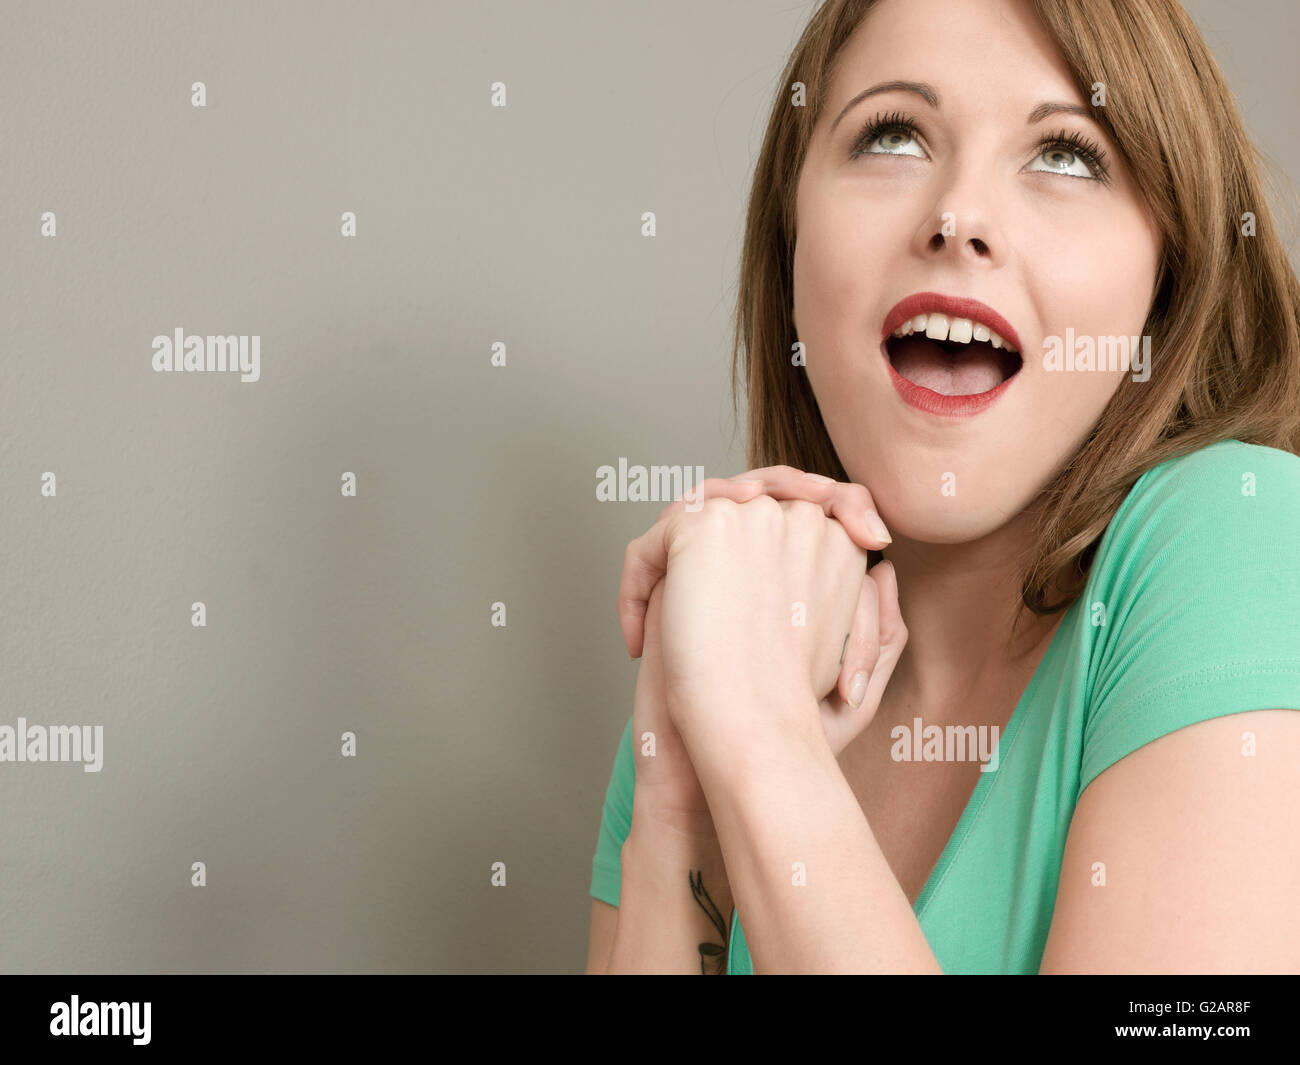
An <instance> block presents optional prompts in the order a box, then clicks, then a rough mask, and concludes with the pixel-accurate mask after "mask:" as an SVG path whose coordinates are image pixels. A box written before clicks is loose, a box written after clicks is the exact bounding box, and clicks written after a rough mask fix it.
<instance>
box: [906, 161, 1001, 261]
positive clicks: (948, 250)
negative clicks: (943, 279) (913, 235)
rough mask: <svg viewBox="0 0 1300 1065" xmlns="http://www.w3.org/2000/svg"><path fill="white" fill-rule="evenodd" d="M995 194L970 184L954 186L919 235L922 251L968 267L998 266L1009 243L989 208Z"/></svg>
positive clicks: (964, 183) (943, 197)
mask: <svg viewBox="0 0 1300 1065" xmlns="http://www.w3.org/2000/svg"><path fill="white" fill-rule="evenodd" d="M992 195H993V193H992V191H991V190H990V189H987V188H985V189H982V190H981V189H980V188H978V187H977V184H976V183H975V182H971V181H966V182H963V183H961V184H960V186H958V185H953V186H950V187H949V188H948V189H947V190H946V191H945V192H944V193H943V195H942V196H941V197H940V198H939V201H938V202H937V203H936V204H935V207H934V209H933V211H932V212H931V213H930V214H929V216H928V217H927V218H926V220H925V222H924V223H923V224H922V225H921V227H920V228H919V229H918V231H917V242H918V245H919V246H918V251H920V252H921V253H922V254H923V255H924V256H927V257H929V258H949V259H952V260H954V261H955V262H960V263H961V264H963V265H967V266H997V265H999V264H1000V262H1001V260H1002V259H1003V257H1004V255H1005V254H1006V241H1005V240H1004V239H1003V237H1002V233H1001V230H1000V229H999V227H998V224H997V222H996V221H995V218H994V213H995V212H994V210H993V209H992V208H991V207H990V206H989V203H990V198H991V197H992Z"/></svg>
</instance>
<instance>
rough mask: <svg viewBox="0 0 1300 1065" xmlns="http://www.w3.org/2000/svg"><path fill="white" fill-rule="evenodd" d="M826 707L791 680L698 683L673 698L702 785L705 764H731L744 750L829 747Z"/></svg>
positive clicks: (675, 719)
mask: <svg viewBox="0 0 1300 1065" xmlns="http://www.w3.org/2000/svg"><path fill="white" fill-rule="evenodd" d="M820 702H821V701H820V700H819V699H818V698H817V697H816V696H815V695H813V694H812V691H811V689H810V688H809V687H808V685H806V684H801V683H799V682H798V681H795V680H792V679H790V678H789V677H788V676H778V677H772V678H769V677H761V678H760V677H754V676H751V677H749V678H748V679H746V680H745V681H743V682H740V683H734V684H726V685H723V684H719V683H716V682H704V683H697V684H693V685H691V686H690V687H689V688H684V689H679V690H677V691H674V692H670V693H669V694H668V697H667V705H668V712H669V716H670V717H671V718H672V719H673V722H674V724H675V725H676V727H677V730H678V732H679V734H680V735H681V738H682V743H683V745H684V746H685V747H686V749H687V751H688V752H689V754H690V758H691V762H692V764H693V765H694V766H695V767H696V771H697V774H698V776H699V778H700V780H701V781H703V779H704V768H703V765H702V763H708V762H711V761H717V760H721V761H722V762H723V763H724V764H726V763H730V762H732V761H734V756H735V755H737V754H739V753H740V752H742V751H750V752H753V751H755V750H761V749H762V748H764V747H767V746H772V747H776V748H781V749H785V748H788V747H789V746H790V745H791V744H792V743H796V744H801V745H806V746H808V747H812V748H816V747H817V745H818V744H819V743H820V744H821V745H822V746H825V744H826V739H825V730H824V729H823V727H822V722H821V708H820Z"/></svg>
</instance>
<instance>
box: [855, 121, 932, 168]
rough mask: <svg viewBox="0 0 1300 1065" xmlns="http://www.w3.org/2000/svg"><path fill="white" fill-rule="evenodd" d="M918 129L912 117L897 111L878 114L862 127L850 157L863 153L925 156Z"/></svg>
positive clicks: (920, 157) (922, 157)
mask: <svg viewBox="0 0 1300 1065" xmlns="http://www.w3.org/2000/svg"><path fill="white" fill-rule="evenodd" d="M916 134H917V129H916V126H915V125H913V124H912V121H911V119H909V118H908V117H907V116H906V115H902V114H899V113H898V112H897V111H894V112H891V113H890V114H887V115H877V116H876V117H875V118H873V119H871V120H870V121H869V122H867V124H866V125H865V126H864V127H863V128H862V132H861V133H860V134H858V139H857V141H856V142H855V143H854V146H853V152H852V154H851V155H850V158H852V159H857V158H858V157H860V156H863V155H911V156H915V157H917V158H919V159H924V158H925V152H923V151H922V150H921V145H920V144H919V143H918V142H917V140H916Z"/></svg>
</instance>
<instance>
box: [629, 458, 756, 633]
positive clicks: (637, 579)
mask: <svg viewBox="0 0 1300 1065" xmlns="http://www.w3.org/2000/svg"><path fill="white" fill-rule="evenodd" d="M762 490H763V489H762V486H761V485H759V484H747V483H745V482H743V481H736V480H732V479H729V478H726V477H710V478H708V479H707V480H704V481H701V482H700V483H699V485H697V486H696V488H695V489H693V490H691V491H690V492H688V493H687V494H686V495H687V497H688V498H683V499H678V500H676V501H675V502H673V503H670V504H669V505H668V506H666V507H664V508H663V510H661V511H660V512H659V519H658V520H657V521H656V522H655V524H654V525H653V526H651V528H650V529H649V530H647V531H646V532H644V533H642V534H641V535H640V536H638V537H637V538H636V539H635V540H632V541H631V542H630V543H629V544H628V545H627V550H626V551H624V552H623V573H622V575H621V576H620V577H619V582H618V623H619V627H620V628H622V630H623V644H624V646H625V647H626V648H627V653H628V656H629V657H630V658H640V657H641V652H642V650H643V648H644V644H645V614H646V605H647V604H648V603H649V601H650V593H651V592H652V591H653V590H654V586H655V585H656V584H658V583H659V581H660V580H662V579H663V575H664V574H665V573H667V572H668V540H667V537H666V536H665V529H664V528H662V526H664V525H665V523H666V522H667V521H668V520H669V519H670V518H672V517H673V516H674V515H676V514H679V513H681V512H683V511H684V510H685V509H686V507H687V504H690V505H691V506H699V505H702V504H703V502H704V500H706V499H730V500H732V501H733V502H736V503H743V502H745V501H747V500H750V499H753V498H754V496H756V495H760V494H761V493H762Z"/></svg>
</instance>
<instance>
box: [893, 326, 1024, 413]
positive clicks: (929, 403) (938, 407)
mask: <svg viewBox="0 0 1300 1065" xmlns="http://www.w3.org/2000/svg"><path fill="white" fill-rule="evenodd" d="M880 353H881V355H882V356H883V357H884V360H885V369H887V370H888V371H889V379H890V380H891V381H892V382H893V383H894V388H895V390H896V391H897V392H898V394H899V395H900V396H902V397H903V402H904V403H906V404H907V405H908V406H911V407H915V408H916V409H917V410H922V411H925V412H926V413H927V414H937V415H939V416H941V417H944V418H968V417H970V416H971V415H972V414H978V413H979V412H980V411H982V410H987V409H988V408H989V407H991V406H992V405H993V404H994V403H996V402H997V401H998V397H999V396H1001V395H1002V393H1004V392H1005V391H1006V390H1007V386H1008V385H1010V384H1011V382H1012V381H1014V380H1015V379H1016V378H1017V377H1019V376H1020V374H1019V372H1017V373H1014V374H1012V375H1011V376H1010V377H1008V378H1007V379H1006V380H1005V381H1003V382H1002V383H1001V384H1000V385H998V387H997V388H990V389H989V390H988V391H987V392H979V393H977V394H976V395H973V396H945V395H943V394H942V393H940V392H933V391H931V390H930V389H928V388H926V387H924V386H923V385H918V384H916V383H915V382H913V381H909V380H908V379H907V378H906V377H904V376H903V375H902V374H900V373H899V372H898V371H897V370H895V369H894V366H893V364H892V363H891V362H890V361H889V352H888V351H886V350H885V345H884V344H883V343H882V344H881V345H880ZM1022 369H1023V367H1022Z"/></svg>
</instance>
